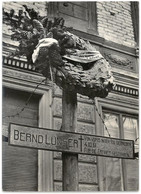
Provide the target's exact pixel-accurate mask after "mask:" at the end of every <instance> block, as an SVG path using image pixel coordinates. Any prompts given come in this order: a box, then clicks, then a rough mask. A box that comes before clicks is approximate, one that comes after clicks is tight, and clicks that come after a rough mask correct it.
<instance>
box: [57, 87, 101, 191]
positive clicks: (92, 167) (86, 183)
mask: <svg viewBox="0 0 141 194" xmlns="http://www.w3.org/2000/svg"><path fill="white" fill-rule="evenodd" d="M54 90H55V97H54V103H53V128H54V129H56V130H60V128H61V122H62V99H61V90H60V89H59V88H58V87H55V88H54ZM78 99H79V100H78V110H77V112H78V115H77V118H78V119H77V121H78V123H77V132H79V133H85V134H95V116H94V106H93V104H92V103H90V101H89V100H84V99H83V100H80V98H79V97H78ZM61 156H62V154H61V153H60V152H54V157H53V158H54V161H53V164H54V191H62V160H61ZM78 161H79V163H78V166H79V190H80V191H97V190H98V172H97V158H96V156H91V155H81V154H79V155H78Z"/></svg>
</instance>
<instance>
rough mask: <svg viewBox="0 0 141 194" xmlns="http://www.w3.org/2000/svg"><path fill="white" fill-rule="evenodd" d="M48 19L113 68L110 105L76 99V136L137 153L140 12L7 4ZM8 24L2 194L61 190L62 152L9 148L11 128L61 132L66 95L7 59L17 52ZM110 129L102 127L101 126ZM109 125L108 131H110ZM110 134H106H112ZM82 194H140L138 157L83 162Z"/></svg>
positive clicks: (124, 5)
mask: <svg viewBox="0 0 141 194" xmlns="http://www.w3.org/2000/svg"><path fill="white" fill-rule="evenodd" d="M25 4H26V5H27V6H29V7H30V8H34V9H35V10H37V11H39V13H40V15H43V16H46V15H47V16H48V17H49V18H54V17H63V18H64V19H65V25H66V26H67V27H73V33H74V34H75V35H77V36H79V37H81V38H83V39H84V40H88V41H90V43H91V44H92V45H93V46H95V48H96V49H97V50H99V51H100V53H101V54H102V55H103V56H104V57H105V59H106V60H107V61H108V62H109V64H110V65H111V66H112V72H113V76H114V78H115V83H116V85H115V87H114V88H113V90H112V91H111V92H110V93H109V95H108V96H107V97H106V98H95V105H94V104H93V103H92V101H91V100H89V99H88V98H87V97H84V96H82V95H78V113H77V115H78V118H77V132H78V133H79V132H80V133H85V134H93V135H94V134H96V135H100V136H108V133H110V135H111V137H114V138H120V139H130V140H134V141H135V152H138V137H139V132H138V128H139V126H138V114H139V105H138V102H139V100H138V95H139V91H138V90H139V88H138V87H139V74H138V72H139V68H138V59H139V55H138V46H139V32H138V31H139V26H138V25H139V16H138V13H139V10H138V9H139V6H138V2H131V1H114V2H113V1H105V2H104V1H102V2H101V1H96V2H92V1H91V2H75V1H74V2H12V1H10V2H3V9H4V10H5V11H6V12H8V13H10V10H11V9H14V10H15V13H18V11H19V10H20V9H22V6H23V5H25ZM10 28H11V27H10V26H9V24H8V23H7V22H6V21H5V20H3V39H2V41H3V77H2V78H3V81H2V85H3V103H2V105H3V109H2V117H3V119H2V135H3V142H2V144H3V145H2V149H3V150H2V162H3V163H2V186H3V190H4V191H62V158H61V155H62V154H61V152H53V151H43V150H37V149H29V148H20V147H14V146H10V145H9V144H8V127H9V123H10V122H12V123H17V124H23V125H29V126H34V127H43V128H49V129H55V130H60V128H61V121H62V91H61V89H60V88H59V87H57V86H56V85H55V83H52V82H50V81H46V82H42V80H43V79H44V77H43V76H42V75H41V74H40V73H38V72H36V71H35V70H34V68H33V67H32V66H31V65H30V64H27V61H26V58H25V57H13V58H11V57H10V58H9V57H8V56H9V53H11V52H12V51H13V50H15V49H16V47H17V46H18V42H17V41H13V40H11V38H10V35H11V33H12V32H11V30H10ZM103 120H104V123H105V125H103V122H102V121H103ZM105 126H106V127H105ZM106 129H108V133H107V130H106ZM78 160H79V190H80V191H137V190H138V184H139V177H138V176H139V169H138V158H135V159H133V160H130V159H120V158H119V159H118V158H110V157H101V156H97V157H96V156H91V155H89V156H88V155H81V154H79V156H78Z"/></svg>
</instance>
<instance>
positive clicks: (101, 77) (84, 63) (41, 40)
mask: <svg viewBox="0 0 141 194" xmlns="http://www.w3.org/2000/svg"><path fill="white" fill-rule="evenodd" d="M23 8H24V11H21V10H20V11H19V18H18V23H15V24H16V25H17V26H16V28H15V24H14V27H13V31H14V33H13V35H12V38H13V39H15V38H16V40H19V42H20V44H19V50H18V53H19V54H20V55H22V54H24V55H26V57H27V60H28V63H30V64H32V65H34V66H35V68H36V70H37V71H38V72H40V73H41V74H42V75H44V76H45V77H47V78H50V79H51V80H52V81H54V82H55V83H56V84H57V85H58V86H60V87H62V88H63V87H64V86H66V87H68V88H69V89H70V90H75V91H76V92H77V93H80V94H82V95H85V96H88V97H90V98H92V99H93V98H94V97H96V96H97V97H106V96H107V95H108V92H110V91H111V90H112V87H113V75H112V73H111V67H110V65H109V63H108V62H107V61H106V60H105V59H104V57H103V56H102V55H101V54H100V52H99V51H97V50H96V49H95V47H94V46H93V45H91V44H90V43H89V42H88V41H85V40H83V39H82V38H80V37H78V36H76V35H74V34H73V33H71V32H70V30H69V29H68V28H66V27H65V26H64V19H63V18H54V21H52V20H49V18H48V17H44V18H41V17H39V15H38V14H37V12H36V11H35V10H34V9H29V8H27V6H25V5H23ZM5 15H6V17H7V18H8V16H7V15H8V14H5ZM13 15H14V13H13ZM13 17H14V16H13ZM10 21H12V19H11V18H10Z"/></svg>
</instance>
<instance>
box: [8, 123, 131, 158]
mask: <svg viewBox="0 0 141 194" xmlns="http://www.w3.org/2000/svg"><path fill="white" fill-rule="evenodd" d="M9 144H10V145H14V146H21V147H28V148H36V149H44V150H50V151H59V152H70V153H78V154H90V155H97V156H105V157H114V158H126V159H133V158H134V141H132V140H125V139H117V138H109V137H103V136H96V135H87V134H80V133H71V132H63V131H57V130H52V129H44V128H36V127H31V126H23V125H17V124H14V123H11V124H10V127H9Z"/></svg>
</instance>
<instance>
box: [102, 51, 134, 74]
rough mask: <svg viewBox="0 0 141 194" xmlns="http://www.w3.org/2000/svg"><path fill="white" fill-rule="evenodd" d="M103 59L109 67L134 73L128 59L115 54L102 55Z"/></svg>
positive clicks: (131, 63)
mask: <svg viewBox="0 0 141 194" xmlns="http://www.w3.org/2000/svg"><path fill="white" fill-rule="evenodd" d="M104 57H105V59H106V60H107V61H108V62H109V63H110V65H111V66H117V65H118V67H120V68H124V69H125V68H126V69H128V70H131V71H135V68H134V66H133V62H132V61H131V60H129V59H126V58H124V57H121V56H119V55H115V54H109V53H104Z"/></svg>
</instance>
